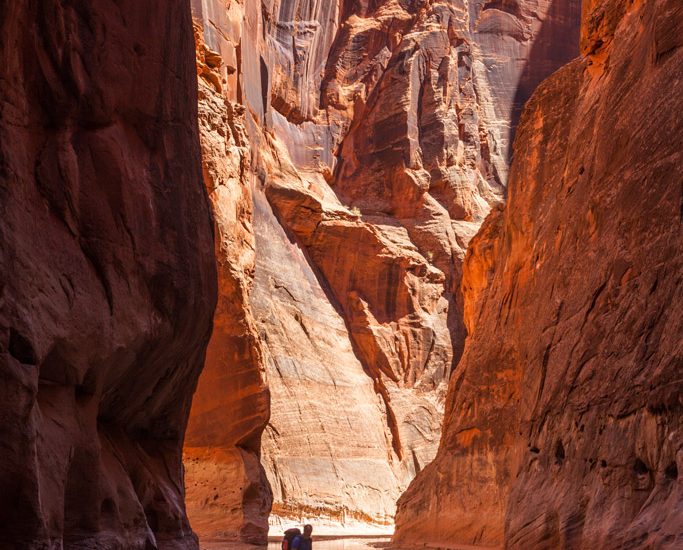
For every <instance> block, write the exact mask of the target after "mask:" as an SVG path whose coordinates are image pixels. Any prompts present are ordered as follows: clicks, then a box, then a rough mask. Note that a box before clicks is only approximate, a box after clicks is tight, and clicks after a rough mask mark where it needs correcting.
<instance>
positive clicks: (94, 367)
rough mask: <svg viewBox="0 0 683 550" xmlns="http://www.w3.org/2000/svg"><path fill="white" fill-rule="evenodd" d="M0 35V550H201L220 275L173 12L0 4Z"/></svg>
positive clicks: (168, 8) (151, 7) (182, 37)
mask: <svg viewBox="0 0 683 550" xmlns="http://www.w3.org/2000/svg"><path fill="white" fill-rule="evenodd" d="M0 27H1V33H0V36H2V40H1V41H0V52H1V54H2V63H1V64H0V81H1V82H2V86H1V87H0V210H1V215H0V243H1V244H0V272H1V276H0V376H1V377H2V381H1V383H0V418H1V421H0V446H1V448H2V460H1V462H0V495H1V496H0V525H2V528H1V529H0V546H1V547H2V548H7V549H14V548H16V549H21V550H26V549H33V548H35V549H38V548H41V549H42V548H79V549H90V548H93V549H94V548H98V549H119V548H126V549H140V550H142V549H145V550H148V549H150V548H160V549H171V548H197V541H196V537H195V536H194V535H193V533H192V531H191V530H190V527H189V524H188V521H187V518H186V515H185V505H184V502H183V493H184V491H183V479H182V477H183V476H182V463H181V447H182V441H183V438H184V431H185V424H186V422H187V416H188V414H189V408H190V400H191V397H192V393H193V391H194V387H195V384H196V382H197V378H198V376H199V373H200V370H201V367H202V364H203V360H204V352H205V348H206V344H207V341H208V338H209V335H210V332H211V318H212V314H213V310H214V307H215V300H216V282H215V280H216V269H215V260H214V251H213V235H212V224H211V215H210V211H209V204H208V200H207V197H206V192H205V190H204V187H203V185H202V182H201V172H200V169H201V168H200V150H199V141H198V135H197V127H196V120H197V97H196V93H195V87H196V80H195V74H194V73H195V63H194V59H195V57H194V48H193V40H192V23H191V18H190V10H189V2H188V3H186V2H157V3H145V5H144V6H143V5H142V4H141V3H140V2H136V1H132V0H122V1H120V2H115V3H113V2H104V1H100V0H93V1H91V2H76V3H74V2H67V1H61V0H41V1H25V2H3V3H2V5H1V6H0Z"/></svg>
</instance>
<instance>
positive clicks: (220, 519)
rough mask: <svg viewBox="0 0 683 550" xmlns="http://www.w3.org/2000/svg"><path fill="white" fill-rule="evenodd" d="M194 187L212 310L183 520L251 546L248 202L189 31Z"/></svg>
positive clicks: (211, 56)
mask: <svg viewBox="0 0 683 550" xmlns="http://www.w3.org/2000/svg"><path fill="white" fill-rule="evenodd" d="M195 39H196V45H197V73H198V76H199V78H198V85H199V136H200V142H201V145H202V164H203V175H204V183H205V185H206V188H207V191H208V193H209V197H210V199H211V204H212V206H213V212H214V219H215V224H216V237H217V238H216V263H217V265H218V295H219V300H218V305H217V307H216V312H215V315H214V329H213V334H212V335H211V341H210V342H209V346H208V349H207V354H206V365H205V368H204V371H203V372H202V375H201V378H200V381H199V385H198V387H197V393H196V398H195V399H194V401H193V405H192V410H191V416H190V418H191V421H190V423H189V425H188V430H187V438H186V441H185V450H184V463H185V470H186V479H187V482H186V489H187V506H188V514H189V515H190V518H191V519H192V527H193V529H195V530H196V531H197V532H198V533H201V534H206V533H210V534H213V535H217V536H227V537H228V538H237V539H242V540H245V541H249V542H260V541H261V540H263V538H264V537H265V536H266V534H267V533H266V530H265V528H264V525H265V522H266V518H267V517H268V512H269V510H270V504H271V496H270V490H269V487H268V482H267V481H266V478H265V475H264V471H263V468H262V467H261V464H260V462H259V451H260V446H261V445H260V443H261V432H262V431H263V429H264V427H265V425H266V422H267V421H268V417H269V394H268V390H267V388H266V385H265V379H264V376H265V375H264V369H263V365H264V356H263V354H264V351H263V349H262V346H261V342H260V339H259V337H258V334H257V328H256V326H255V323H254V317H253V314H252V310H251V305H250V301H249V294H250V291H251V288H252V285H253V273H254V263H255V255H254V247H255V243H254V231H253V227H252V211H253V204H252V198H251V192H250V189H249V178H250V168H251V165H250V159H249V142H248V138H247V135H246V130H245V128H244V108H243V107H242V106H240V105H238V104H235V103H233V102H231V101H230V100H229V99H228V98H227V97H226V96H225V94H224V92H223V90H224V88H223V87H222V83H221V65H222V60H221V58H220V57H219V56H218V55H216V54H215V53H214V52H212V51H211V50H210V49H209V48H208V47H207V46H206V44H205V42H204V36H203V32H202V30H201V29H200V28H196V29H195Z"/></svg>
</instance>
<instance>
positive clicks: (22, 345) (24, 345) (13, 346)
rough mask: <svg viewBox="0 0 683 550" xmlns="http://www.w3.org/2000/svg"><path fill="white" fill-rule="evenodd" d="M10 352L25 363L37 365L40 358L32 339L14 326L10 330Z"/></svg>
mask: <svg viewBox="0 0 683 550" xmlns="http://www.w3.org/2000/svg"><path fill="white" fill-rule="evenodd" d="M8 348H9V353H10V355H11V356H12V357H14V358H15V359H16V360H17V361H19V362H20V363H23V364H24V365H36V364H37V363H38V360H37V358H36V352H35V350H34V349H33V345H32V344H31V341H30V340H29V339H28V338H27V337H26V336H24V335H23V334H21V333H20V332H19V331H18V330H17V329H15V328H14V327H12V328H11V329H10V331H9V346H8Z"/></svg>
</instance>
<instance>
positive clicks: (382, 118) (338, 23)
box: [186, 0, 579, 535]
mask: <svg viewBox="0 0 683 550" xmlns="http://www.w3.org/2000/svg"><path fill="white" fill-rule="evenodd" d="M193 6H194V10H195V15H196V17H197V19H198V21H199V22H200V24H201V25H202V27H203V30H204V39H205V41H206V45H207V46H208V48H209V49H210V50H211V51H212V52H213V53H212V54H211V55H210V57H212V58H213V57H215V58H216V59H218V60H219V62H220V63H221V64H222V65H221V67H220V68H219V70H218V71H216V75H217V76H214V77H211V79H210V80H211V82H212V86H213V87H214V90H216V91H217V92H218V93H220V94H222V95H223V96H224V97H225V98H226V99H227V100H228V101H229V102H230V103H231V104H235V105H239V106H243V108H244V109H243V110H244V128H245V129H246V139H247V142H248V148H249V149H250V155H249V159H248V165H249V166H248V167H245V166H246V164H244V165H240V166H239V167H233V168H230V170H232V171H233V173H234V174H236V176H235V178H234V179H235V181H236V182H237V181H243V179H241V178H243V176H244V173H246V174H247V179H248V180H249V186H250V189H251V195H252V197H251V200H252V201H253V203H254V205H255V207H254V210H253V217H251V216H249V215H245V216H242V217H241V218H240V220H241V222H242V224H243V226H244V227H247V226H248V228H249V229H248V230H247V233H251V232H252V231H253V234H254V236H255V240H254V243H255V248H254V253H255V264H254V265H255V268H254V275H253V288H252V289H251V290H248V291H247V292H246V293H243V294H242V295H243V296H246V301H244V300H243V302H244V303H242V304H241V305H240V303H237V302H233V303H229V302H228V301H226V302H225V303H226V305H229V306H230V307H234V308H236V312H233V313H232V314H231V316H232V317H233V321H234V319H235V318H237V319H241V318H242V317H244V314H243V312H244V311H246V310H247V309H249V312H248V313H247V314H246V317H248V318H252V317H253V320H254V322H255V326H256V327H257V328H258V334H259V341H260V344H259V346H260V355H239V356H237V355H235V352H234V351H233V347H234V342H233V343H232V344H229V345H227V346H224V347H223V348H219V347H214V345H213V344H212V347H211V348H210V350H209V355H210V360H209V363H208V367H207V373H211V372H215V373H218V374H216V375H213V374H212V375H210V380H211V382H207V384H204V383H203V381H202V383H201V384H200V388H199V392H198V394H197V399H196V400H195V411H200V410H201V411H202V414H203V416H204V417H205V418H206V419H210V418H223V419H224V421H223V423H222V424H223V425H224V426H225V427H224V428H223V430H224V431H225V432H226V433H227V434H230V435H231V437H230V438H228V439H229V440H230V441H231V443H229V445H235V443H234V442H235V441H236V438H235V437H233V436H234V435H236V434H243V433H244V432H241V431H240V430H241V429H242V428H244V427H245V426H244V425H243V424H242V422H241V420H240V419H239V418H240V417H239V416H238V417H235V418H234V419H233V421H232V422H230V421H229V418H228V417H227V416H224V415H225V412H222V413H221V412H220V411H219V408H221V407H223V408H224V411H231V412H239V411H241V412H242V413H244V414H246V415H247V418H248V421H247V427H248V429H249V430H252V429H253V430H256V429H258V427H259V424H258V422H262V421H263V416H262V415H260V413H259V414H257V415H255V416H251V413H250V412H247V407H245V404H246V403H247V402H248V401H247V400H246V399H245V400H244V401H243V402H242V404H241V405H239V407H237V406H235V404H234V401H233V397H232V394H231V393H230V391H231V390H230V388H229V384H227V382H228V381H229V380H231V379H232V376H233V375H232V374H231V373H230V369H231V368H233V365H238V368H237V370H238V371H239V372H240V373H241V374H240V377H242V378H243V380H242V382H243V385H242V386H241V390H240V391H241V392H242V393H243V394H244V395H249V396H251V397H253V396H256V395H257V394H258V392H260V391H262V389H263V385H262V382H260V381H259V376H260V375H259V371H260V370H261V369H265V379H266V383H267V386H268V388H269V390H270V393H271V396H272V402H271V416H270V421H269V423H268V424H267V426H266V429H265V432H264V436H263V442H262V443H263V448H262V461H263V464H264V466H265V470H266V475H267V476H268V479H269V481H270V483H271V486H272V489H273V498H274V505H273V510H274V512H275V513H276V515H278V516H281V517H282V516H284V517H286V518H288V521H289V520H291V519H292V518H296V519H298V518H300V517H301V515H302V514H303V515H305V516H306V517H312V518H317V519H318V521H319V522H323V521H324V520H325V519H324V518H326V519H327V520H329V521H330V522H331V523H336V524H337V526H339V524H340V522H341V524H342V527H344V528H346V527H347V526H348V525H350V524H351V520H349V518H356V519H360V521H361V522H366V523H367V522H373V523H376V524H387V523H390V522H391V521H392V517H393V514H394V503H395V500H396V498H397V497H398V495H399V494H400V492H401V491H402V490H403V489H404V488H405V487H406V486H407V483H408V482H409V481H410V479H411V478H412V477H413V476H414V475H415V474H416V473H417V472H418V471H420V470H421V469H422V468H423V467H424V466H425V465H426V464H428V463H429V461H430V460H432V458H433V457H434V455H435V453H436V449H437V444H438V440H439V436H440V424H441V419H442V416H443V407H444V397H445V390H446V385H447V381H448V377H449V373H450V371H451V369H452V366H453V364H454V361H457V359H458V357H459V356H460V354H461V353H462V346H463V342H464V335H465V332H464V326H463V323H462V299H461V297H460V290H459V286H460V277H461V262H462V259H463V257H464V252H465V249H466V247H467V243H468V241H469V239H470V238H471V236H472V235H474V233H476V231H477V229H478V228H479V225H480V224H481V222H482V221H483V219H484V218H485V216H486V214H487V213H488V211H489V210H490V208H491V206H492V205H496V204H498V203H500V202H501V201H502V199H503V194H504V185H505V182H506V178H507V160H508V143H509V134H510V129H511V126H512V124H513V123H514V119H515V117H516V114H515V113H516V111H515V109H517V110H518V107H515V106H516V105H518V104H519V103H520V102H523V101H524V100H525V99H526V97H527V96H528V93H529V92H530V90H531V89H532V87H533V85H534V84H535V83H536V82H538V81H539V80H540V79H541V78H543V77H545V76H547V75H548V74H549V73H550V72H552V70H554V68H556V67H558V66H559V65H560V64H562V63H563V62H566V61H568V60H569V59H571V58H572V57H573V56H574V55H575V54H576V52H577V49H578V46H577V43H578V19H579V6H578V1H577V0H575V1H572V2H566V3H564V4H563V6H561V7H557V6H556V5H555V4H554V3H553V2H549V1H545V0H539V1H533V2H531V1H528V2H513V3H511V4H510V5H508V4H507V3H503V4H499V3H491V2H483V1H479V0H477V1H471V2H446V1H434V2H427V1H423V2H414V3H407V2H396V1H393V0H392V1H381V2H372V3H367V2H309V1H305V0H301V1H296V0H291V1H290V0H282V1H268V2H265V1H264V2H258V1H252V0H245V1H242V2H237V1H232V2H229V3H227V4H225V3H223V2H216V1H199V0H197V1H196V2H194V3H193ZM542 35H543V36H544V37H545V39H546V42H547V48H545V49H543V51H541V52H538V51H537V52H536V53H535V55H536V57H535V59H536V62H537V63H538V67H534V66H532V65H531V61H530V58H531V55H532V52H533V48H534V44H535V41H536V40H537V39H538V40H540V37H541V36H542ZM548 36H551V37H553V39H554V40H552V41H551V40H548ZM530 67H531V68H530ZM231 108H232V107H231ZM224 128H226V127H224ZM231 132H232V130H230V129H227V130H226V135H227V134H230V133H231ZM217 151H218V152H220V151H219V149H215V150H213V151H211V150H208V151H207V150H205V153H207V152H208V154H209V155H211V156H214V155H215V154H216V152H217ZM240 154H241V153H240ZM242 158H244V157H242ZM221 162H223V161H221ZM205 164H206V157H205ZM237 171H241V172H240V174H242V175H239V174H237ZM230 186H233V187H234V188H235V189H237V188H239V185H238V184H237V183H234V184H233V183H231V184H229V185H228V187H230ZM228 195H229V194H228ZM228 195H226V197H227V196H228ZM237 195H240V196H239V197H237ZM232 197H233V199H234V201H236V202H234V203H232V204H233V206H234V204H243V203H245V199H244V197H243V196H242V195H241V191H240V192H239V193H237V192H236V193H235V194H233V195H232ZM247 202H248V201H247ZM216 204H217V202H216V201H214V205H216ZM245 204H246V203H245ZM233 206H231V203H229V202H227V203H225V209H228V210H230V209H231V208H233ZM217 217H219V218H220V214H218V216H217ZM252 224H253V226H252ZM228 233H229V231H228ZM237 234H239V235H242V233H239V232H238V233H237ZM249 239H251V237H249ZM247 240H248V239H247ZM244 250H245V251H246V252H247V255H251V254H252V250H251V244H250V245H249V246H248V247H247V248H245V249H244ZM220 258H221V253H220V252H219V262H220ZM228 264H230V261H228ZM240 270H242V267H241V266H239V265H237V266H236V267H235V268H234V269H233V271H236V272H240ZM242 279H243V280H244V281H250V280H251V274H250V273H246V274H245V276H244V277H242ZM226 288H227V287H226ZM219 310H220V306H219ZM226 311H230V310H229V309H226ZM217 319H218V318H217ZM231 326H232V325H231ZM218 341H219V339H218V337H216V338H215V339H214V342H215V343H217V342H218ZM212 349H215V350H216V354H215V355H214V354H213V352H212ZM214 363H215V364H216V365H217V367H216V368H215V369H214V367H212V365H213V364H214ZM249 364H251V366H249ZM247 372H248V373H249V374H248V375H247V374H246V373H247ZM220 373H222V374H220ZM247 376H248V377H249V380H247V378H246V377H247ZM219 378H220V379H221V380H223V381H224V382H226V384H225V385H224V386H221V384H218V383H216V381H217V380H218V379H219ZM236 379H237V378H235V380H236ZM247 388H250V389H248V390H247ZM205 390H206V391H205ZM220 395H222V396H223V397H220ZM323 395H324V396H325V398H324V399H321V397H320V396H323ZM240 407H242V408H241V409H240ZM258 410H259V411H260V412H263V410H264V409H263V408H259V409H258ZM193 417H194V413H193ZM202 422H204V420H202ZM207 422H208V420H207ZM235 423H236V424H238V425H239V426H240V427H239V428H233V427H232V425H233V424H235ZM205 425H208V423H205ZM218 425H219V423H218V422H215V423H214V426H218ZM249 430H248V433H255V432H252V431H249ZM201 431H204V429H203V428H202V430H201ZM193 432H194V430H193V428H191V430H190V433H191V435H192V433H193ZM215 435H216V437H217V439H216V440H215V443H209V442H208V440H206V441H205V443H204V445H207V448H206V449H205V450H206V451H207V452H208V453H209V454H207V455H206V456H210V447H212V446H213V445H217V446H221V445H223V443H224V442H225V441H227V440H228V439H225V438H223V435H222V434H221V433H220V428H219V429H218V430H217V431H216V434H215ZM190 439H191V440H193V439H192V437H191V438H190ZM221 441H222V442H223V443H221ZM192 445H194V443H192ZM237 446H238V447H240V448H241V449H243V448H244V446H243V445H239V444H238V445H237ZM249 447H250V449H251V451H254V452H256V451H255V450H254V449H255V447H253V446H252V445H251V444H250V445H249ZM301 449H306V452H305V453H303V452H302V450H301ZM229 456H233V455H232V454H230V455H229ZM240 460H241V459H239V460H237V462H236V464H238V467H236V469H234V471H236V472H241V471H242V470H241V468H242V467H241V466H239V462H240ZM186 464H187V467H188V472H190V471H191V470H193V469H194V466H193V464H194V465H196V464H199V463H197V462H187V461H186ZM226 464H227V463H226ZM361 465H362V466H361ZM205 466H206V471H207V472H208V471H210V470H211V464H210V463H205ZM225 467H226V468H228V467H229V466H227V465H226V466H225ZM202 468H204V466H202ZM200 470H201V468H200ZM237 475H238V476H241V475H242V474H237ZM201 476H202V477H201V481H199V482H198V483H199V485H197V486H198V487H199V486H200V485H203V486H204V487H205V488H206V494H205V493H204V490H203V489H202V490H200V491H199V492H198V493H197V502H198V506H197V507H196V508H195V507H194V505H191V508H192V509H193V510H195V509H196V515H195V512H192V513H193V522H194V524H195V525H199V524H200V522H204V519H205V518H206V517H209V516H211V517H213V516H212V514H214V513H216V514H218V515H220V516H221V517H223V518H224V519H223V520H221V521H218V522H217V523H215V524H212V522H211V521H210V522H208V523H207V524H206V525H207V530H204V529H203V528H202V529H201V531H202V532H204V533H206V534H214V535H215V534H216V533H218V532H219V531H222V532H223V533H226V532H233V533H234V532H235V529H236V527H235V526H239V525H243V522H245V521H247V522H248V521H249V520H248V518H246V516H244V515H241V514H242V513H241V512H240V511H239V510H238V508H237V507H236V506H237V505H236V504H230V502H233V501H232V500H229V502H222V501H221V498H222V497H221V495H223V494H226V493H227V491H217V494H218V495H219V496H218V497H217V500H216V501H214V500H212V499H213V498H214V495H213V494H208V493H210V492H211V491H210V490H209V489H208V488H209V487H214V486H216V483H214V482H212V481H211V479H212V477H211V475H209V476H208V477H207V476H204V474H201ZM192 477H193V474H190V475H188V483H189V484H188V491H189V492H191V489H190V488H189V487H190V486H192V484H193V481H192ZM228 478H229V479H233V478H232V477H230V476H228V477H227V478H224V479H228ZM239 479H242V478H239ZM235 486H236V487H240V489H239V490H238V491H237V497H236V498H237V500H235V501H234V502H238V501H239V499H241V498H242V497H241V496H239V491H240V490H244V488H245V487H248V486H251V485H249V484H247V485H245V484H243V483H238V484H235ZM191 498H192V499H193V498H194V497H191ZM231 507H232V509H233V511H234V512H233V513H234V514H236V516H235V517H236V518H237V519H235V520H234V521H233V519H229V518H230V517H232V516H231V513H229V510H230V509H231ZM194 517H196V518H197V519H196V520H194ZM216 517H218V516H216ZM260 517H261V518H263V515H261V516H260ZM259 521H263V519H260V520H257V519H254V521H253V522H252V523H253V524H254V525H256V524H257V523H258V522H259ZM209 524H211V526H210V525H209ZM209 526H210V528H209ZM239 529H241V528H238V531H239Z"/></svg>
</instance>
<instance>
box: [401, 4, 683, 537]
mask: <svg viewBox="0 0 683 550" xmlns="http://www.w3.org/2000/svg"><path fill="white" fill-rule="evenodd" d="M584 4H585V6H584V8H585V11H584V15H583V30H582V41H581V42H582V46H581V47H582V57H581V58H579V59H577V60H576V61H574V62H572V63H570V64H569V65H567V66H566V67H564V68H563V69H562V70H560V71H559V72H557V73H556V74H555V75H553V76H552V77H551V78H549V79H548V80H546V81H545V82H544V83H543V84H542V85H541V86H540V87H539V89H538V90H537V91H536V92H535V94H534V96H533V98H532V99H531V100H530V102H529V104H528V105H527V107H526V110H525V113H524V115H523V117H522V122H521V124H520V127H519V129H518V131H517V138H516V141H515V147H514V162H513V165H512V170H511V175H510V183H509V194H508V198H509V200H508V203H507V205H506V206H505V208H504V209H503V210H500V211H496V212H495V213H494V214H492V215H491V216H490V217H489V218H488V219H487V221H486V222H485V224H484V226H483V227H482V229H481V231H480V232H479V234H478V235H477V236H476V237H475V238H474V239H473V241H472V243H471V245H470V250H469V251H468V253H467V258H466V261H465V266H464V280H463V291H464V295H465V321H466V324H467V327H468V330H469V331H470V332H471V336H470V337H469V338H468V341H467V344H466V349H465V353H464V356H463V359H462V361H461V362H460V364H459V366H458V368H457V370H456V372H455V373H454V374H453V377H452V380H451V385H450V388H449V396H448V402H447V409H446V418H445V423H444V426H445V428H444V434H443V439H442V441H441V446H440V449H439V453H438V455H437V458H436V460H435V461H434V462H433V463H432V464H431V465H429V466H428V468H426V469H425V470H424V471H423V472H422V473H421V474H420V475H419V476H418V477H417V479H415V480H414V482H413V483H412V485H411V486H410V488H409V490H408V491H407V492H406V493H405V494H404V495H403V497H402V498H401V501H400V502H399V511H398V516H397V527H398V532H397V539H398V540H400V541H403V542H409V541H414V540H417V539H420V540H422V541H425V540H432V541H437V540H441V541H448V542H450V543H455V542H461V543H467V542H475V541H476V542H486V543H501V542H503V541H504V543H505V545H506V548H519V549H525V550H527V549H532V550H533V549H542V548H543V549H545V548H558V549H564V548H566V549H568V548H605V549H613V548H614V549H616V548H634V549H635V548H646V547H647V548H679V547H681V545H682V544H683V535H682V533H683V519H682V518H683V499H682V494H683V485H682V481H681V478H680V475H679V471H680V469H681V466H682V465H683V464H682V457H683V402H682V401H681V395H683V391H682V390H683V382H682V381H681V373H682V372H683V350H682V349H681V341H682V339H681V335H682V334H683V326H682V324H681V316H680V311H681V308H682V307H683V303H682V302H683V299H682V296H681V280H680V277H681V273H683V265H682V260H681V258H682V257H683V255H682V252H683V238H682V236H681V232H680V222H681V188H680V181H681V178H682V176H683V158H682V157H683V153H682V151H683V147H682V145H683V143H682V142H683V120H681V117H680V116H679V115H678V113H679V112H681V108H682V103H683V100H681V97H680V94H677V93H675V92H674V89H675V86H676V83H677V82H680V81H681V80H682V79H683V49H682V48H681V46H683V41H682V39H681V37H682V36H683V8H682V7H681V5H680V3H679V2H677V1H674V0H657V1H653V2H617V1H592V2H585V3H584ZM634 121H637V122H634Z"/></svg>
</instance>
